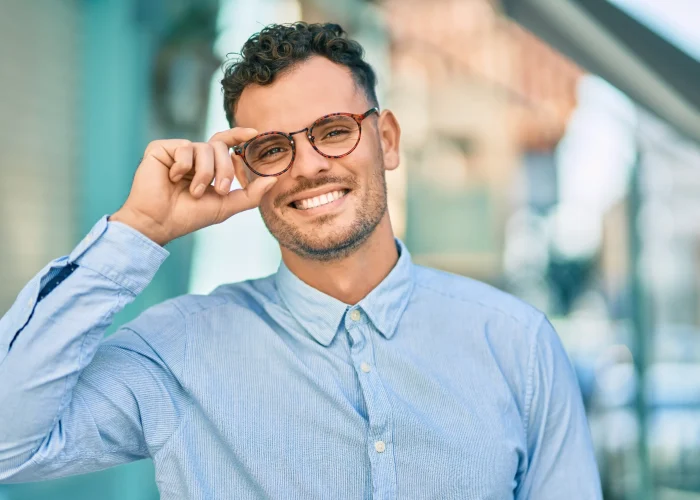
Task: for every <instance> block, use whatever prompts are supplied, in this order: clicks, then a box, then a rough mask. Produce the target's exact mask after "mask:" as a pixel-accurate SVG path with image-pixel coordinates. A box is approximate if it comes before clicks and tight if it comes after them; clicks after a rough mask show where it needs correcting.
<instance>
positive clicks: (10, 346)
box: [0, 219, 184, 482]
mask: <svg viewBox="0 0 700 500" xmlns="http://www.w3.org/2000/svg"><path fill="white" fill-rule="evenodd" d="M166 256H167V251H165V250H164V249H163V248H162V247H160V246H158V245H156V244H155V243H153V242H151V241H149V240H148V239H147V238H146V237H144V236H143V235H141V234H139V233H138V232H136V231H135V230H133V229H130V228H128V227H126V226H123V225H121V224H118V223H112V222H109V223H108V222H107V221H106V220H105V219H102V220H101V221H100V222H99V223H98V224H97V225H96V226H95V227H94V228H93V230H92V231H91V232H90V234H89V235H88V236H87V237H86V238H85V239H84V240H83V241H82V242H81V243H80V245H78V247H77V248H76V249H75V250H74V251H73V252H72V253H71V255H70V256H68V257H64V258H61V259H58V260H56V261H54V262H53V263H52V264H50V265H49V266H47V268H46V269H44V271H42V272H41V273H40V274H39V275H38V276H36V277H35V278H34V279H33V280H32V281H31V282H30V283H29V284H28V285H27V286H26V287H25V288H24V290H22V292H21V293H20V294H19V297H18V299H17V301H16V302H15V304H14V305H13V306H12V308H11V309H10V310H9V311H8V313H7V314H5V316H4V317H3V318H2V319H1V320H0V482H24V481H36V480H43V479H49V478H54V477H60V476H65V475H70V474H79V473H85V472H90V471H94V470H100V469H104V468H106V467H110V466H112V465H117V464H120V463H124V462H128V461H132V460H136V459H139V458H143V457H146V456H148V455H149V454H150V452H151V451H152V450H151V449H149V446H153V445H154V442H156V443H157V442H158V440H159V439H164V438H163V433H164V432H166V431H167V428H168V427H169V426H168V422H166V421H164V420H168V418H171V419H176V418H177V417H178V414H179V413H180V410H181V406H182V401H183V400H184V398H183V397H182V394H181V388H180V386H179V384H178V383H177V382H176V381H175V378H174V376H173V374H172V373H171V371H170V367H168V366H165V365H164V362H163V361H162V360H161V358H160V357H159V356H158V355H157V354H156V352H155V351H154V349H153V346H152V345H151V342H149V341H148V340H147V339H148V338H149V335H150V336H151V337H153V338H158V336H166V335H167V336H168V337H169V340H170V341H174V342H177V338H178V336H180V335H182V334H181V332H180V331H179V330H178V328H180V329H181V328H182V323H183V321H182V314H181V313H180V312H179V311H178V310H177V308H176V307H175V306H174V305H173V304H172V303H166V304H164V305H162V306H158V307H156V308H154V309H153V310H152V311H149V312H147V313H145V314H144V315H142V317H140V318H139V319H137V320H136V321H135V322H134V323H133V325H132V326H131V327H130V328H128V329H122V330H120V331H119V332H118V333H116V334H115V335H113V336H112V337H110V338H109V339H107V341H105V342H101V341H102V337H103V335H104V331H105V329H106V328H107V327H108V326H109V324H110V323H111V321H112V317H113V316H114V314H116V313H117V312H118V311H119V310H121V309H122V308H123V307H124V306H125V305H126V304H127V303H129V302H130V301H131V300H133V298H134V297H135V296H136V295H137V294H138V293H140V292H141V291H142V290H143V289H144V288H145V286H146V285H147V284H148V283H149V282H150V281H151V279H152V278H153V276H154V274H155V272H156V270H157V269H158V267H159V266H160V264H161V263H162V262H163V260H164V259H165V258H166ZM156 327H157V329H158V331H157V332H155V331H154V330H155V329H156ZM173 339H175V340H173ZM146 412H151V413H157V414H158V418H159V419H162V420H161V424H162V425H161V427H158V424H156V423H153V422H155V419H153V415H144V413H146ZM151 423H153V425H152V428H150V429H149V428H148V426H149V425H150V424H151ZM147 432H148V433H150V436H152V437H153V439H154V441H151V442H148V441H147V440H146V437H145V436H146V433H147ZM156 445H157V444H156Z"/></svg>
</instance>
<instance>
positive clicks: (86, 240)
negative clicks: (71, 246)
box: [85, 234, 92, 243]
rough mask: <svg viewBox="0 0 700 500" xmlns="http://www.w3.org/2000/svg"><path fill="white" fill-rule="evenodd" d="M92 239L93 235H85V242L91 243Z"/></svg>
mask: <svg viewBox="0 0 700 500" xmlns="http://www.w3.org/2000/svg"><path fill="white" fill-rule="evenodd" d="M91 241H92V236H91V235H89V234H88V235H87V236H86V237H85V243H90V242H91Z"/></svg>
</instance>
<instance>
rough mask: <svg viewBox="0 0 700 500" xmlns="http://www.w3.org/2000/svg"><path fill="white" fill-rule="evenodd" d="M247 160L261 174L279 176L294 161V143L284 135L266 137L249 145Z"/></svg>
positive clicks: (246, 151)
mask: <svg viewBox="0 0 700 500" xmlns="http://www.w3.org/2000/svg"><path fill="white" fill-rule="evenodd" d="M245 159H246V162H248V165H249V166H250V167H251V168H252V169H253V170H255V171H256V172H258V173H259V174H263V175H275V174H279V173H280V172H282V171H283V170H284V169H285V168H287V167H288V166H289V164H290V163H291V161H292V143H291V142H289V139H288V138H287V136H285V135H282V134H270V135H264V136H262V137H259V138H257V139H255V140H254V141H253V142H251V143H250V144H248V147H247V148H246V150H245Z"/></svg>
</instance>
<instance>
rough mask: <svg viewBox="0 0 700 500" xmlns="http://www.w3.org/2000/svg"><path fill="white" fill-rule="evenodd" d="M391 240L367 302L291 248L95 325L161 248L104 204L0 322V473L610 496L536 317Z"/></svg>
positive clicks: (269, 487) (372, 490)
mask: <svg viewBox="0 0 700 500" xmlns="http://www.w3.org/2000/svg"><path fill="white" fill-rule="evenodd" d="M397 245H398V246H399V251H400V258H399V261H398V263H397V264H396V266H395V267H394V269H393V270H392V271H391V272H390V274H389V275H388V276H387V277H386V278H385V279H384V281H382V283H380V285H379V286H378V287H377V288H375V289H374V290H373V291H372V292H371V293H370V294H369V295H368V296H367V297H365V298H364V299H363V300H362V301H360V302H359V303H358V304H356V305H352V306H350V305H346V304H344V303H342V302H340V301H338V300H335V299H333V298H331V297H329V296H327V295H325V294H323V293H321V292H319V291H318V290H315V289H314V288H312V287H310V286H308V285H306V284H305V283H303V282H302V281H301V280H300V279H298V278H297V277H296V276H295V275H293V274H292V273H291V272H290V271H289V270H288V269H287V268H286V267H285V266H284V265H281V266H280V268H279V271H278V272H277V273H276V274H274V275H272V276H269V277H267V278H263V279H260V280H255V281H248V282H243V283H235V284H229V285H224V286H221V287H219V288H218V289H217V290H215V291H214V292H213V293H212V294H210V295H205V296H193V295H189V296H182V297H178V298H176V299H173V300H169V301H167V302H165V303H163V304H160V305H158V306H155V307H153V308H151V309H149V310H147V311H146V312H144V313H143V314H141V316H140V317H138V318H137V319H136V320H134V321H133V322H131V323H129V324H127V325H126V326H124V327H122V328H121V329H120V330H119V331H118V332H117V333H115V334H114V335H112V336H110V337H108V338H107V339H106V340H103V335H104V331H105V329H106V328H107V326H108V325H109V323H110V321H111V318H112V317H113V315H114V314H115V313H116V312H117V311H119V310H120V309H122V308H123V307H124V305H125V304H127V303H128V302H129V301H131V300H132V299H133V298H134V297H135V296H136V295H137V294H139V293H140V292H141V291H142V290H143V288H144V287H145V286H146V285H147V284H148V283H149V281H150V280H151V279H152V278H153V275H154V274H155V273H156V271H157V269H158V267H159V266H160V264H161V263H162V262H163V260H164V259H165V258H166V257H167V255H168V252H167V251H166V250H165V249H163V248H161V247H160V246H158V245H156V244H155V243H153V242H151V241H150V240H148V239H147V238H145V237H144V236H142V235H141V234H139V233H137V232H136V231H134V230H132V229H130V228H128V227H126V226H124V225H121V224H119V223H114V222H107V220H106V218H103V219H101V220H100V221H99V223H98V224H97V225H96V226H95V227H94V228H93V229H92V231H91V232H90V234H89V235H88V236H87V237H86V238H85V239H84V240H83V241H82V242H81V243H80V244H79V245H78V247H77V248H76V249H75V250H74V251H73V252H72V253H71V255H70V256H68V257H63V258H60V259H58V260H55V261H54V262H52V263H51V264H49V265H48V266H47V267H46V268H45V269H44V270H43V271H41V273H39V275H37V276H36V277H35V278H34V279H33V280H32V281H31V282H30V283H29V284H28V285H27V286H26V287H25V288H24V289H23V290H22V292H21V293H20V294H19V297H18V299H17V301H16V303H15V304H14V305H13V307H12V308H11V309H10V311H9V312H8V313H7V314H6V315H5V316H4V317H3V318H2V320H0V482H6V483H9V482H23V481H36V480H42V479H49V478H56V477H60V476H66V475H71V474H80V473H85V472H90V471H96V470H100V469H104V468H106V467H111V466H114V465H117V464H121V463H125V462H130V461H133V460H138V459H142V458H147V457H150V458H152V459H153V462H154V465H155V471H156V481H157V483H158V488H159V490H160V492H161V498H163V499H175V498H178V499H185V498H186V499H215V498H222V499H223V498H237V499H258V498H279V499H304V500H307V499H331V498H332V499H336V498H343V499H344V498H348V499H369V498H373V499H382V500H383V499H429V498H435V499H441V500H442V499H479V500H484V499H493V500H505V499H513V498H515V499H534V500H548V499H551V500H561V499H566V500H577V499H582V500H583V499H585V500H591V499H599V498H601V493H600V485H599V479H598V473H597V468H596V464H595V459H594V454H593V448H592V445H591V439H590V434H589V430H588V426H587V423H586V417H585V414H584V409H583V405H582V402H581V396H580V393H579V389H578V385H577V382H576V378H575V376H574V372H573V370H572V368H571V365H570V363H569V361H568V359H567V356H566V353H565V352H564V350H563V348H562V346H561V343H560V341H559V339H558V337H557V335H556V333H555V332H554V330H553V329H552V327H551V325H550V323H549V322H548V321H547V319H546V318H545V317H544V316H543V314H542V313H540V312H538V311H537V310H535V309H533V308H532V307H530V306H528V305H526V304H524V303H522V302H521V301H519V300H517V299H515V298H513V297H511V296H509V295H507V294H505V293H502V292H500V291H498V290H496V289H494V288H491V287H489V286H487V285H484V284H482V283H479V282H476V281H473V280H470V279H467V278H464V277H459V276H454V275H451V274H447V273H443V272H439V271H436V270H433V269H428V268H424V267H420V266H417V265H415V264H413V263H412V262H411V257H410V255H409V253H408V251H407V250H406V248H405V247H404V246H403V244H402V243H400V242H397Z"/></svg>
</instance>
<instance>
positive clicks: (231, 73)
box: [221, 22, 378, 127]
mask: <svg viewBox="0 0 700 500" xmlns="http://www.w3.org/2000/svg"><path fill="white" fill-rule="evenodd" d="M314 55H319V56H323V57H325V58H327V59H329V60H331V61H333V62H335V63H338V64H341V65H343V66H346V67H347V68H348V69H349V70H350V72H351V73H352V77H353V79H354V80H355V83H356V84H357V86H358V87H359V88H360V89H362V90H363V91H364V92H365V95H366V96H367V100H368V101H369V102H370V104H371V105H372V106H377V105H378V102H377V94H376V92H375V86H376V84H377V77H376V75H375V73H374V70H373V69H372V67H371V66H370V65H369V64H368V63H367V62H366V61H365V60H364V59H363V55H364V50H363V49H362V46H361V45H360V44H359V43H358V42H356V41H354V40H350V39H348V37H347V33H346V32H345V31H344V30H343V28H341V27H340V26H339V25H337V24H332V23H323V24H321V23H316V24H308V23H304V22H296V23H291V24H271V25H269V26H266V27H265V28H263V29H262V31H260V32H259V33H256V34H254V35H253V36H251V37H250V38H249V39H248V40H247V41H246V42H245V44H243V48H242V49H241V52H240V54H239V56H240V57H238V58H237V59H235V60H232V61H230V62H229V63H227V64H226V67H225V69H224V78H223V80H221V86H222V87H223V91H224V110H225V111H226V119H227V120H228V123H229V125H230V126H231V127H233V126H234V119H233V114H234V111H235V109H236V104H237V103H238V99H239V98H240V97H241V93H242V92H243V89H245V88H246V87H247V86H248V85H251V84H258V85H270V84H271V83H273V82H274V81H275V78H276V77H277V76H278V75H280V74H283V73H284V72H286V71H289V70H290V69H291V68H292V67H293V66H295V65H296V64H298V63H301V62H303V61H306V60H307V59H309V58H310V57H312V56H314Z"/></svg>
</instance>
